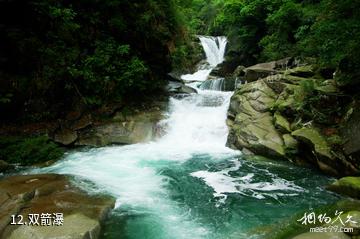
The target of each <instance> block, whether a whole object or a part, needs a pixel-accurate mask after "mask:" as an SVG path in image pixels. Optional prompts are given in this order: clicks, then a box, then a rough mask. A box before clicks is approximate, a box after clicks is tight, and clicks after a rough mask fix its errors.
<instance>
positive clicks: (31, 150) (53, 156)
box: [0, 136, 64, 166]
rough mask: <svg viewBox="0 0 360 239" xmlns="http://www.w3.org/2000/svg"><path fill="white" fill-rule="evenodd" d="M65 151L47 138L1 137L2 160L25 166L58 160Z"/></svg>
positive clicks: (0, 156)
mask: <svg viewBox="0 0 360 239" xmlns="http://www.w3.org/2000/svg"><path fill="white" fill-rule="evenodd" d="M63 154H64V150H63V149H62V148H60V147H59V146H58V145H57V144H55V143H54V142H52V141H50V139H49V138H48V137H46V136H33V137H27V138H24V137H15V136H14V137H9V136H1V137H0V159H1V160H4V161H6V162H8V163H13V164H19V165H23V166H27V165H33V164H38V163H44V162H46V161H48V160H57V159H59V158H61V157H62V156H63Z"/></svg>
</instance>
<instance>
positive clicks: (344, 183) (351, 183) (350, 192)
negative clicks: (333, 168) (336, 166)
mask: <svg viewBox="0 0 360 239" xmlns="http://www.w3.org/2000/svg"><path fill="white" fill-rule="evenodd" d="M328 189H329V190H331V191H334V192H337V193H340V194H343V195H347V196H350V197H354V198H358V199H360V177H344V178H341V179H339V180H337V181H336V182H334V183H333V184H331V185H329V186H328Z"/></svg>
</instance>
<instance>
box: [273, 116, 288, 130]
mask: <svg viewBox="0 0 360 239" xmlns="http://www.w3.org/2000/svg"><path fill="white" fill-rule="evenodd" d="M274 121H275V122H274V123H275V127H276V128H278V129H280V131H282V132H284V133H288V132H291V129H290V123H289V121H288V120H287V119H286V118H285V117H284V116H282V115H281V114H280V113H279V112H276V113H275V114H274Z"/></svg>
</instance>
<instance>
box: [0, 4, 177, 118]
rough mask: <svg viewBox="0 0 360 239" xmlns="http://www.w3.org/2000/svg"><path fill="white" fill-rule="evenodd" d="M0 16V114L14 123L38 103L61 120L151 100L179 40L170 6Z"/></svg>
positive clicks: (42, 7)
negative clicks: (75, 110)
mask: <svg viewBox="0 0 360 239" xmlns="http://www.w3.org/2000/svg"><path fill="white" fill-rule="evenodd" d="M0 14H1V15H4V16H5V15H6V16H9V18H7V19H5V22H4V23H2V24H1V25H0V30H1V32H2V33H4V34H3V37H2V38H1V39H0V52H1V57H0V59H1V63H2V64H1V68H0V75H1V76H6V77H2V82H0V96H1V97H0V99H1V102H7V103H10V104H9V106H7V108H2V107H1V104H0V113H1V114H2V115H4V112H7V114H8V115H9V114H11V113H12V114H13V116H12V117H13V118H14V117H15V116H17V115H18V113H21V112H27V113H37V112H36V110H35V112H31V111H33V109H34V108H37V107H32V106H34V104H36V102H39V101H41V102H43V103H44V104H46V105H45V106H44V107H43V108H44V109H41V111H44V110H46V111H50V109H52V108H54V106H55V105H56V106H57V107H58V108H57V109H56V110H57V111H58V112H59V111H60V112H61V111H64V110H66V109H67V108H68V107H69V106H71V105H72V104H73V103H74V102H77V101H80V100H83V101H84V102H85V103H86V104H88V105H90V106H93V105H100V104H106V103H111V102H113V101H120V100H123V99H124V98H126V99H129V98H132V99H136V98H138V97H137V96H141V95H144V94H145V93H146V94H151V92H153V91H155V90H157V89H159V88H160V86H161V85H162V84H163V80H164V79H165V76H166V73H167V72H169V71H170V68H171V58H170V52H171V51H172V49H171V46H172V45H173V44H174V42H175V38H176V37H177V36H178V33H179V32H180V25H179V21H180V20H179V17H178V14H177V9H176V5H175V4H174V1H173V0H162V1H155V0H145V1H140V0H135V1H125V0H120V1H113V0H101V1H95V0H86V1H85V0H80V1H76V2H69V1H65V0H50V1H48V0H31V1H27V2H23V3H19V2H18V1H16V0H9V1H2V2H1V3H0ZM10 93H11V94H12V97H11V102H9V99H10V98H9V97H7V95H9V94H10ZM53 117H56V115H54V116H53Z"/></svg>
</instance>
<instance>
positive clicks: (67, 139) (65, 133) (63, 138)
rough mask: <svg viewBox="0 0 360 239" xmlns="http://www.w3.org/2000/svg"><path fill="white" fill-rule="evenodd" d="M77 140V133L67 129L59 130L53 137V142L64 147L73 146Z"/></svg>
mask: <svg viewBox="0 0 360 239" xmlns="http://www.w3.org/2000/svg"><path fill="white" fill-rule="evenodd" d="M77 138H78V135H77V132H76V131H75V130H72V129H69V128H60V129H58V130H57V131H56V132H55V135H54V141H55V142H56V143H59V144H62V145H65V146H67V145H70V144H73V143H74V142H75V141H76V140H77Z"/></svg>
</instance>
